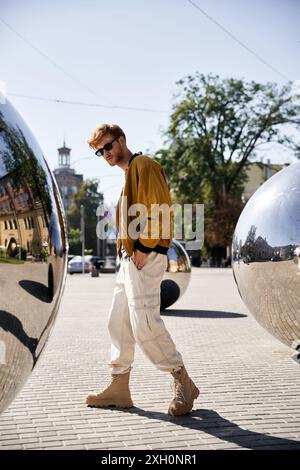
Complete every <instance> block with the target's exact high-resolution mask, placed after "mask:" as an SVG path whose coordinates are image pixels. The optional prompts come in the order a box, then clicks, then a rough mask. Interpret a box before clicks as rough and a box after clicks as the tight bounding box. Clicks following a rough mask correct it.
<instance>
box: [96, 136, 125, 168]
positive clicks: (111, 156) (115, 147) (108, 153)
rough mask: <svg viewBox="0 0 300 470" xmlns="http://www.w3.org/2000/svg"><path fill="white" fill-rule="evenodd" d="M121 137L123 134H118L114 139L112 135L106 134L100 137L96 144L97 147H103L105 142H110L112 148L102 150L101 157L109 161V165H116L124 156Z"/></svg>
mask: <svg viewBox="0 0 300 470" xmlns="http://www.w3.org/2000/svg"><path fill="white" fill-rule="evenodd" d="M123 139H124V137H123V136H120V137H118V138H117V139H115V138H114V137H113V136H112V135H110V134H107V135H105V136H103V137H102V139H101V141H100V142H99V144H98V148H103V147H104V146H105V144H110V143H112V148H111V149H110V150H105V149H104V150H103V151H104V154H103V158H104V160H106V161H107V163H109V165H110V166H115V165H117V164H118V163H119V162H121V161H122V160H123V158H124V152H123ZM113 141H114V142H113Z"/></svg>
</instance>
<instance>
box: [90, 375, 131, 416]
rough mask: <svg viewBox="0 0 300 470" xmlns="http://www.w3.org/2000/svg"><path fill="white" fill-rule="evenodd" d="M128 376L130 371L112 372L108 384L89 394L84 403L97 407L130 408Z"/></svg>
mask: <svg viewBox="0 0 300 470" xmlns="http://www.w3.org/2000/svg"><path fill="white" fill-rule="evenodd" d="M129 376H130V371H129V372H126V373H125V374H112V376H111V383H110V385H109V386H108V387H107V388H106V389H105V390H104V391H103V392H100V393H98V394H97V395H96V394H95V395H89V396H88V397H87V399H86V404H87V405H88V406H94V407H97V408H105V407H107V406H117V407H118V408H131V407H132V406H133V403H132V399H131V395H130V390H129Z"/></svg>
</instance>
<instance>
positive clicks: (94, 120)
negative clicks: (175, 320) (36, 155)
mask: <svg viewBox="0 0 300 470" xmlns="http://www.w3.org/2000/svg"><path fill="white" fill-rule="evenodd" d="M193 3H194V4H196V5H197V6H198V7H199V8H201V9H202V10H203V11H204V12H205V13H206V15H209V16H210V18H211V19H209V18H208V17H207V16H206V15H205V14H204V13H203V12H201V11H199V9H197V8H196V7H195V6H194V5H192V3H191V2H190V1H188V0H151V1H145V0H140V1H138V0H127V1H121V0H114V1H111V2H109V1H104V0H51V1H50V0H0V57H1V65H0V83H2V88H3V87H4V88H5V91H6V95H7V97H8V99H9V100H10V101H11V102H12V103H13V104H14V106H15V107H16V108H17V110H18V111H19V112H20V114H21V115H22V117H23V118H24V119H25V121H26V122H27V124H28V125H29V126H30V128H31V130H32V131H33V133H34V135H35V137H36V139H37V141H38V142H39V144H40V146H41V148H42V151H43V153H44V155H45V157H46V159H47V160H48V163H49V165H50V168H51V169H54V168H56V167H57V162H58V154H57V149H58V148H59V147H61V146H62V144H63V141H64V139H65V141H66V145H67V146H68V147H70V148H71V149H72V151H71V163H73V167H74V168H75V169H76V171H77V172H78V173H81V174H83V175H84V177H85V178H98V179H99V180H100V185H99V190H100V191H102V192H103V193H104V197H105V201H106V203H107V204H110V203H113V204H115V203H116V201H117V199H118V197H119V194H120V191H121V188H122V185H123V181H124V173H123V171H122V170H121V169H119V168H116V167H115V168H111V167H109V165H108V164H107V163H106V162H105V161H104V160H101V159H99V158H97V157H95V156H94V153H93V151H92V150H91V149H89V147H88V145H87V139H88V137H89V135H90V133H91V131H92V130H93V129H94V128H95V127H96V126H97V125H99V124H101V123H103V122H107V123H117V124H119V125H120V126H121V127H122V128H123V129H124V131H125V133H126V137H127V144H128V147H129V148H130V150H131V151H132V152H136V151H142V152H143V153H150V154H153V153H154V152H155V151H156V150H158V149H159V148H161V147H162V146H163V145H164V140H165V138H164V132H165V131H166V129H167V127H168V123H169V116H170V114H171V110H172V104H173V103H174V101H175V98H174V96H175V94H176V92H177V90H178V88H177V85H176V82H177V81H178V80H180V79H181V78H183V77H185V76H187V75H191V74H194V73H195V72H196V71H198V72H200V73H204V74H208V73H212V74H216V75H219V76H220V77H221V78H229V77H234V78H242V79H245V80H247V81H250V80H255V81H258V82H261V83H265V82H268V81H272V82H277V83H278V84H279V85H283V84H284V83H285V82H286V81H287V79H289V80H293V81H294V80H299V79H300V60H299V58H300V57H299V56H300V28H299V24H300V1H299V0H285V1H283V0H252V1H251V2H249V1H246V0H193ZM213 20H214V21H215V22H218V23H219V24H221V25H222V26H223V28H225V29H226V30H227V31H229V32H230V33H231V34H232V35H234V36H235V37H236V38H238V40H239V41H241V42H242V43H243V44H245V45H246V46H247V47H248V48H249V49H251V50H252V51H254V52H255V53H256V54H258V55H259V56H260V57H261V58H262V59H263V60H264V61H266V62H267V63H268V64H270V65H271V67H273V68H274V69H276V70H277V71H278V72H276V71H275V70H273V69H272V68H271V67H268V66H267V65H265V64H264V63H262V61H260V60H259V59H258V58H257V57H255V56H254V55H253V54H251V53H250V52H249V51H248V50H246V49H245V48H244V47H242V46H241V45H240V44H239V43H237V42H236V41H234V40H233V38H232V37H230V35H228V34H226V33H225V32H224V30H222V29H221V28H219V27H218V26H217V25H216V24H215V23H214V22H213ZM282 75H283V76H284V77H283V76H282ZM285 77H286V78H285ZM16 95H25V96H30V97H35V98H43V99H42V100H38V99H28V98H25V97H21V96H16ZM45 99H53V100H57V99H59V100H65V101H73V102H74V101H75V102H81V103H89V104H91V105H92V106H83V105H75V104H64V103H57V102H55V101H47V100H45ZM96 104H97V105H101V106H95V105H96ZM122 108H125V109H122ZM126 108H136V109H126ZM260 157H262V158H264V161H265V160H266V159H270V160H271V161H273V162H285V161H292V157H291V156H290V155H289V154H288V153H286V152H285V151H283V150H282V149H278V148H274V147H271V148H269V149H268V150H264V151H263V153H262V154H261V155H260Z"/></svg>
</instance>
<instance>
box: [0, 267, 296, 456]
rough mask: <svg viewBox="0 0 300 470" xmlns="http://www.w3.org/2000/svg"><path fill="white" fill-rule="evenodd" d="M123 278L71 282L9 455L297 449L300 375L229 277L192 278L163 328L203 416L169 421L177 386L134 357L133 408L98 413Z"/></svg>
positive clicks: (0, 430)
mask: <svg viewBox="0 0 300 470" xmlns="http://www.w3.org/2000/svg"><path fill="white" fill-rule="evenodd" d="M114 280H115V275H114V274H102V275H100V277H99V278H92V277H91V276H89V275H87V274H86V275H80V274H79V275H73V276H70V275H68V277H67V282H66V287H65V292H64V296H63V300H62V303H61V307H60V312H59V315H58V318H57V321H56V323H55V326H54V329H53V332H52V335H51V336H50V339H49V341H48V345H47V347H46V350H45V352H44V353H43V355H42V357H41V359H40V361H39V362H38V364H37V366H36V368H35V369H34V371H33V373H32V375H31V377H30V379H29V381H28V382H27V384H26V385H25V387H24V388H23V390H22V392H21V393H20V394H19V395H18V396H17V398H16V399H15V400H14V402H13V403H12V404H11V406H10V407H9V408H8V409H7V410H6V411H5V412H4V413H3V414H2V415H1V417H0V449H2V450H3V449H62V450H63V449H122V450H126V449H127V450H133V449H146V450H148V449H157V450H158V449H171V450H172V449H185V450H187V451H188V450H192V449H199V450H201V449H211V450H212V449H284V450H285V449H300V366H299V365H297V364H296V363H295V362H294V361H292V360H291V353H292V351H291V350H290V349H289V348H287V347H286V346H284V345H283V344H281V343H280V342H279V341H278V340H276V339H275V338H273V337H272V336H271V335H270V334H269V333H267V332H266V331H265V330H264V329H263V328H262V327H261V326H260V325H259V324H258V323H257V322H256V321H255V320H254V318H253V317H252V315H251V313H250V312H249V311H248V310H247V308H246V307H245V306H244V304H243V302H242V301H241V299H240V298H239V294H238V291H237V288H236V286H235V283H234V279H233V275H232V271H231V270H230V269H217V268H216V269H212V268H193V272H192V277H191V282H190V285H189V288H188V290H187V291H186V293H185V294H184V296H183V297H182V298H181V299H179V300H178V302H176V304H174V305H173V306H172V307H171V308H169V309H168V310H167V311H166V312H165V314H164V315H163V319H164V321H165V323H166V325H167V328H168V329H169V331H170V333H171V334H172V336H173V339H174V340H175V343H176V345H177V347H178V349H179V350H180V352H181V353H182V355H183V358H184V361H185V365H186V367H187V369H188V372H189V373H190V375H191V377H192V378H193V380H194V381H195V383H196V384H197V386H198V387H199V388H200V396H199V398H198V399H197V400H196V402H195V406H194V411H193V412H191V413H190V414H189V415H186V416H183V417H179V418H176V417H171V416H168V415H167V414H166V412H167V409H168V404H169V402H170V400H171V399H172V396H173V390H172V378H171V375H170V374H168V373H162V372H160V371H158V370H156V369H155V367H154V366H153V365H152V364H151V363H149V362H148V360H147V359H146V358H145V357H144V356H143V355H142V353H141V351H140V350H139V349H138V348H137V349H136V360H135V365H134V368H133V370H132V375H131V377H132V378H131V391H132V397H133V401H134V403H135V407H134V408H132V409H129V410H119V409H96V408H88V407H86V405H85V398H86V395H87V394H88V393H89V392H91V391H93V390H97V391H98V390H100V389H102V388H103V387H104V386H105V385H106V384H107V383H108V380H109V370H108V367H107V365H106V364H107V362H108V360H109V351H110V342H109V336H108V331H107V315H108V310H109V306H110V302H111V298H112V292H113V286H114Z"/></svg>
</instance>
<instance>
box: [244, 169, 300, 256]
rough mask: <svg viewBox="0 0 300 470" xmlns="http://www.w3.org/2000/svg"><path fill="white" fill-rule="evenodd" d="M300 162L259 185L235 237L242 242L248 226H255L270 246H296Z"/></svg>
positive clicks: (299, 218)
mask: <svg viewBox="0 0 300 470" xmlns="http://www.w3.org/2000/svg"><path fill="white" fill-rule="evenodd" d="M299 201H300V163H299V162H296V163H294V164H292V165H290V166H289V167H288V168H286V169H284V170H282V171H280V172H279V173H277V174H276V175H274V176H273V177H272V178H270V179H269V180H268V181H267V182H266V183H264V185H262V186H261V187H260V188H259V189H258V190H257V191H256V192H255V193H254V195H253V196H252V197H251V198H250V200H249V201H248V203H247V205H246V207H245V209H244V210H243V212H242V214H241V216H240V219H239V222H238V225H237V231H236V235H237V236H238V242H239V240H242V243H245V241H246V239H247V236H248V233H249V230H250V227H251V226H252V225H253V226H255V227H256V234H255V238H256V239H257V238H258V237H259V236H261V237H262V238H263V239H265V240H266V242H267V243H268V244H269V245H270V246H273V247H275V246H287V245H294V244H298V243H299V241H300V240H299V237H300V210H299V206H300V202H299Z"/></svg>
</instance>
